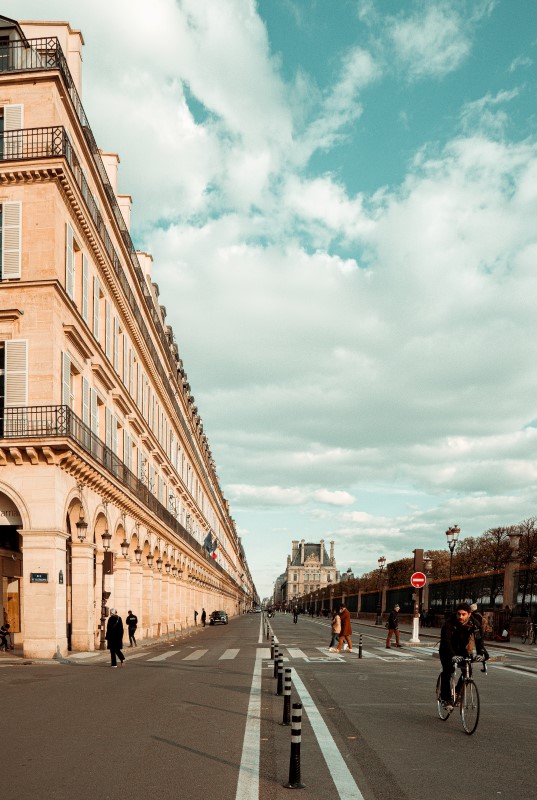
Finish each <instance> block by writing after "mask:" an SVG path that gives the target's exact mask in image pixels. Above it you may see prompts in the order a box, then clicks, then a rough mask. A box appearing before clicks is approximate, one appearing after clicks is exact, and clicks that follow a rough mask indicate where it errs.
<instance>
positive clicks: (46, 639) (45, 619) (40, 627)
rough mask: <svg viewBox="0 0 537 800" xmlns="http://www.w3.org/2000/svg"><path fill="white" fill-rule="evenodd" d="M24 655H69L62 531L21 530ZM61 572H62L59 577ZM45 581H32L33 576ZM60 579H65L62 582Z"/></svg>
mask: <svg viewBox="0 0 537 800" xmlns="http://www.w3.org/2000/svg"><path fill="white" fill-rule="evenodd" d="M19 533H20V534H21V535H22V542H23V544H22V551H23V562H22V564H23V581H24V583H23V587H24V588H23V597H22V601H23V609H24V610H23V619H22V636H23V642H24V656H25V658H53V657H54V656H55V655H57V654H60V655H62V656H66V655H67V592H66V589H67V584H66V550H65V542H66V540H67V538H68V534H67V533H65V532H64V531H59V530H21V531H19ZM60 572H61V573H62V574H61V576H60ZM32 574H33V575H35V576H37V575H38V576H39V577H40V579H41V580H43V579H44V577H43V576H46V582H35V578H34V582H31V575H32ZM60 581H63V582H62V583H60Z"/></svg>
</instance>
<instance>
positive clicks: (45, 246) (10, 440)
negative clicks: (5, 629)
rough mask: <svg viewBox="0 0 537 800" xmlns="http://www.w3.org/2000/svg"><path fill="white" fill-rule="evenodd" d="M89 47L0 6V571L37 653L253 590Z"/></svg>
mask: <svg viewBox="0 0 537 800" xmlns="http://www.w3.org/2000/svg"><path fill="white" fill-rule="evenodd" d="M82 47H83V37H82V33H81V32H80V31H78V30H75V29H73V28H71V26H70V24H69V23H67V22H54V23H46V22H21V23H17V22H15V21H14V20H10V19H8V18H7V17H0V234H1V241H0V248H1V262H0V269H1V274H0V584H1V590H2V612H3V619H2V621H5V620H8V621H9V622H10V624H11V629H12V630H13V631H14V633H15V640H16V642H17V643H22V646H23V651H24V654H25V655H26V656H33V657H36V656H42V657H50V656H53V655H54V654H56V653H60V654H65V653H66V651H67V650H68V648H70V649H73V650H79V651H83V650H93V649H94V648H96V647H99V646H100V645H101V643H102V640H101V634H102V628H103V626H104V623H105V621H106V616H107V613H108V608H109V607H110V606H115V607H116V608H117V609H118V610H119V612H120V614H121V615H125V614H126V613H127V610H128V609H132V610H133V611H135V613H136V614H137V616H138V619H139V633H140V636H141V638H143V637H155V636H159V635H163V634H167V633H169V632H174V631H177V630H179V629H180V628H181V627H184V626H185V625H188V624H191V622H192V619H193V613H194V609H197V610H201V606H204V607H205V608H206V609H207V610H209V611H210V610H212V609H213V608H214V609H224V610H226V611H227V612H228V614H230V615H233V614H237V613H239V612H241V611H243V610H244V609H245V608H246V607H249V606H251V605H252V599H253V597H254V596H255V589H254V586H253V582H252V579H251V576H250V573H249V570H248V564H247V561H246V557H245V553H244V550H243V548H242V545H241V542H240V539H239V537H238V536H237V532H236V529H235V524H234V521H233V519H232V517H231V516H230V511H229V506H228V503H227V501H226V499H225V497H224V496H223V494H222V491H221V488H220V485H219V480H218V477H217V474H216V470H215V464H214V461H213V458H212V455H211V450H210V447H209V442H208V439H207V436H206V434H205V432H204V426H203V422H202V420H201V417H200V414H199V412H198V409H197V407H196V404H195V401H194V396H193V394H192V391H191V387H190V385H189V383H188V380H187V376H186V373H185V370H184V366H183V363H182V361H181V358H180V357H179V351H178V347H177V344H176V342H175V338H174V334H173V330H172V328H171V326H170V325H169V324H168V323H167V322H166V309H165V307H164V305H163V304H162V303H163V300H164V298H162V299H161V298H159V290H158V286H157V285H156V284H155V283H154V282H153V280H152V277H151V267H152V258H151V256H150V255H149V254H148V253H145V252H136V250H135V248H134V246H133V243H132V240H131V237H130V232H129V223H130V207H131V198H130V196H129V195H126V194H120V193H119V192H118V185H117V178H118V166H119V157H118V156H117V155H116V154H115V153H108V152H103V151H102V150H100V149H99V148H98V147H97V144H96V142H95V139H94V136H93V133H92V130H91V126H90V123H89V120H88V118H87V116H86V113H85V111H84V108H83V106H82V102H81V98H80V91H81V72H82ZM112 79H113V78H112Z"/></svg>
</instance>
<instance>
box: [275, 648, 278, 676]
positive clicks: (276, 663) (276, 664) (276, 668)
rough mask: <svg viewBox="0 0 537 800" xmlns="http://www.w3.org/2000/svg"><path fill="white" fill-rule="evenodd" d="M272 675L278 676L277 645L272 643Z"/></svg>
mask: <svg viewBox="0 0 537 800" xmlns="http://www.w3.org/2000/svg"><path fill="white" fill-rule="evenodd" d="M274 677H275V678H277V677H278V645H277V644H275V645H274Z"/></svg>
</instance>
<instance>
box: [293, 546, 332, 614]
mask: <svg viewBox="0 0 537 800" xmlns="http://www.w3.org/2000/svg"><path fill="white" fill-rule="evenodd" d="M281 577H283V581H282V583H281V589H280V591H281V596H282V602H284V603H292V602H293V600H294V599H296V598H298V597H302V596H304V595H308V594H311V593H313V592H315V591H316V590H317V589H322V588H323V587H324V586H327V585H328V584H330V583H336V581H337V580H338V579H339V573H338V572H337V569H336V560H335V558H334V542H330V556H328V553H327V552H326V548H325V546H324V539H321V541H320V542H319V544H314V543H310V542H308V543H306V542H305V540H304V539H301V541H300V542H299V541H298V540H295V541H293V542H292V552H291V555H290V556H287V568H286V571H285V573H284V574H283V576H281Z"/></svg>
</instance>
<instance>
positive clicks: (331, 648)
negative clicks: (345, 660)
mask: <svg viewBox="0 0 537 800" xmlns="http://www.w3.org/2000/svg"><path fill="white" fill-rule="evenodd" d="M328 652H329V653H336V652H337V650H336V648H335V647H329V648H328Z"/></svg>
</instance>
